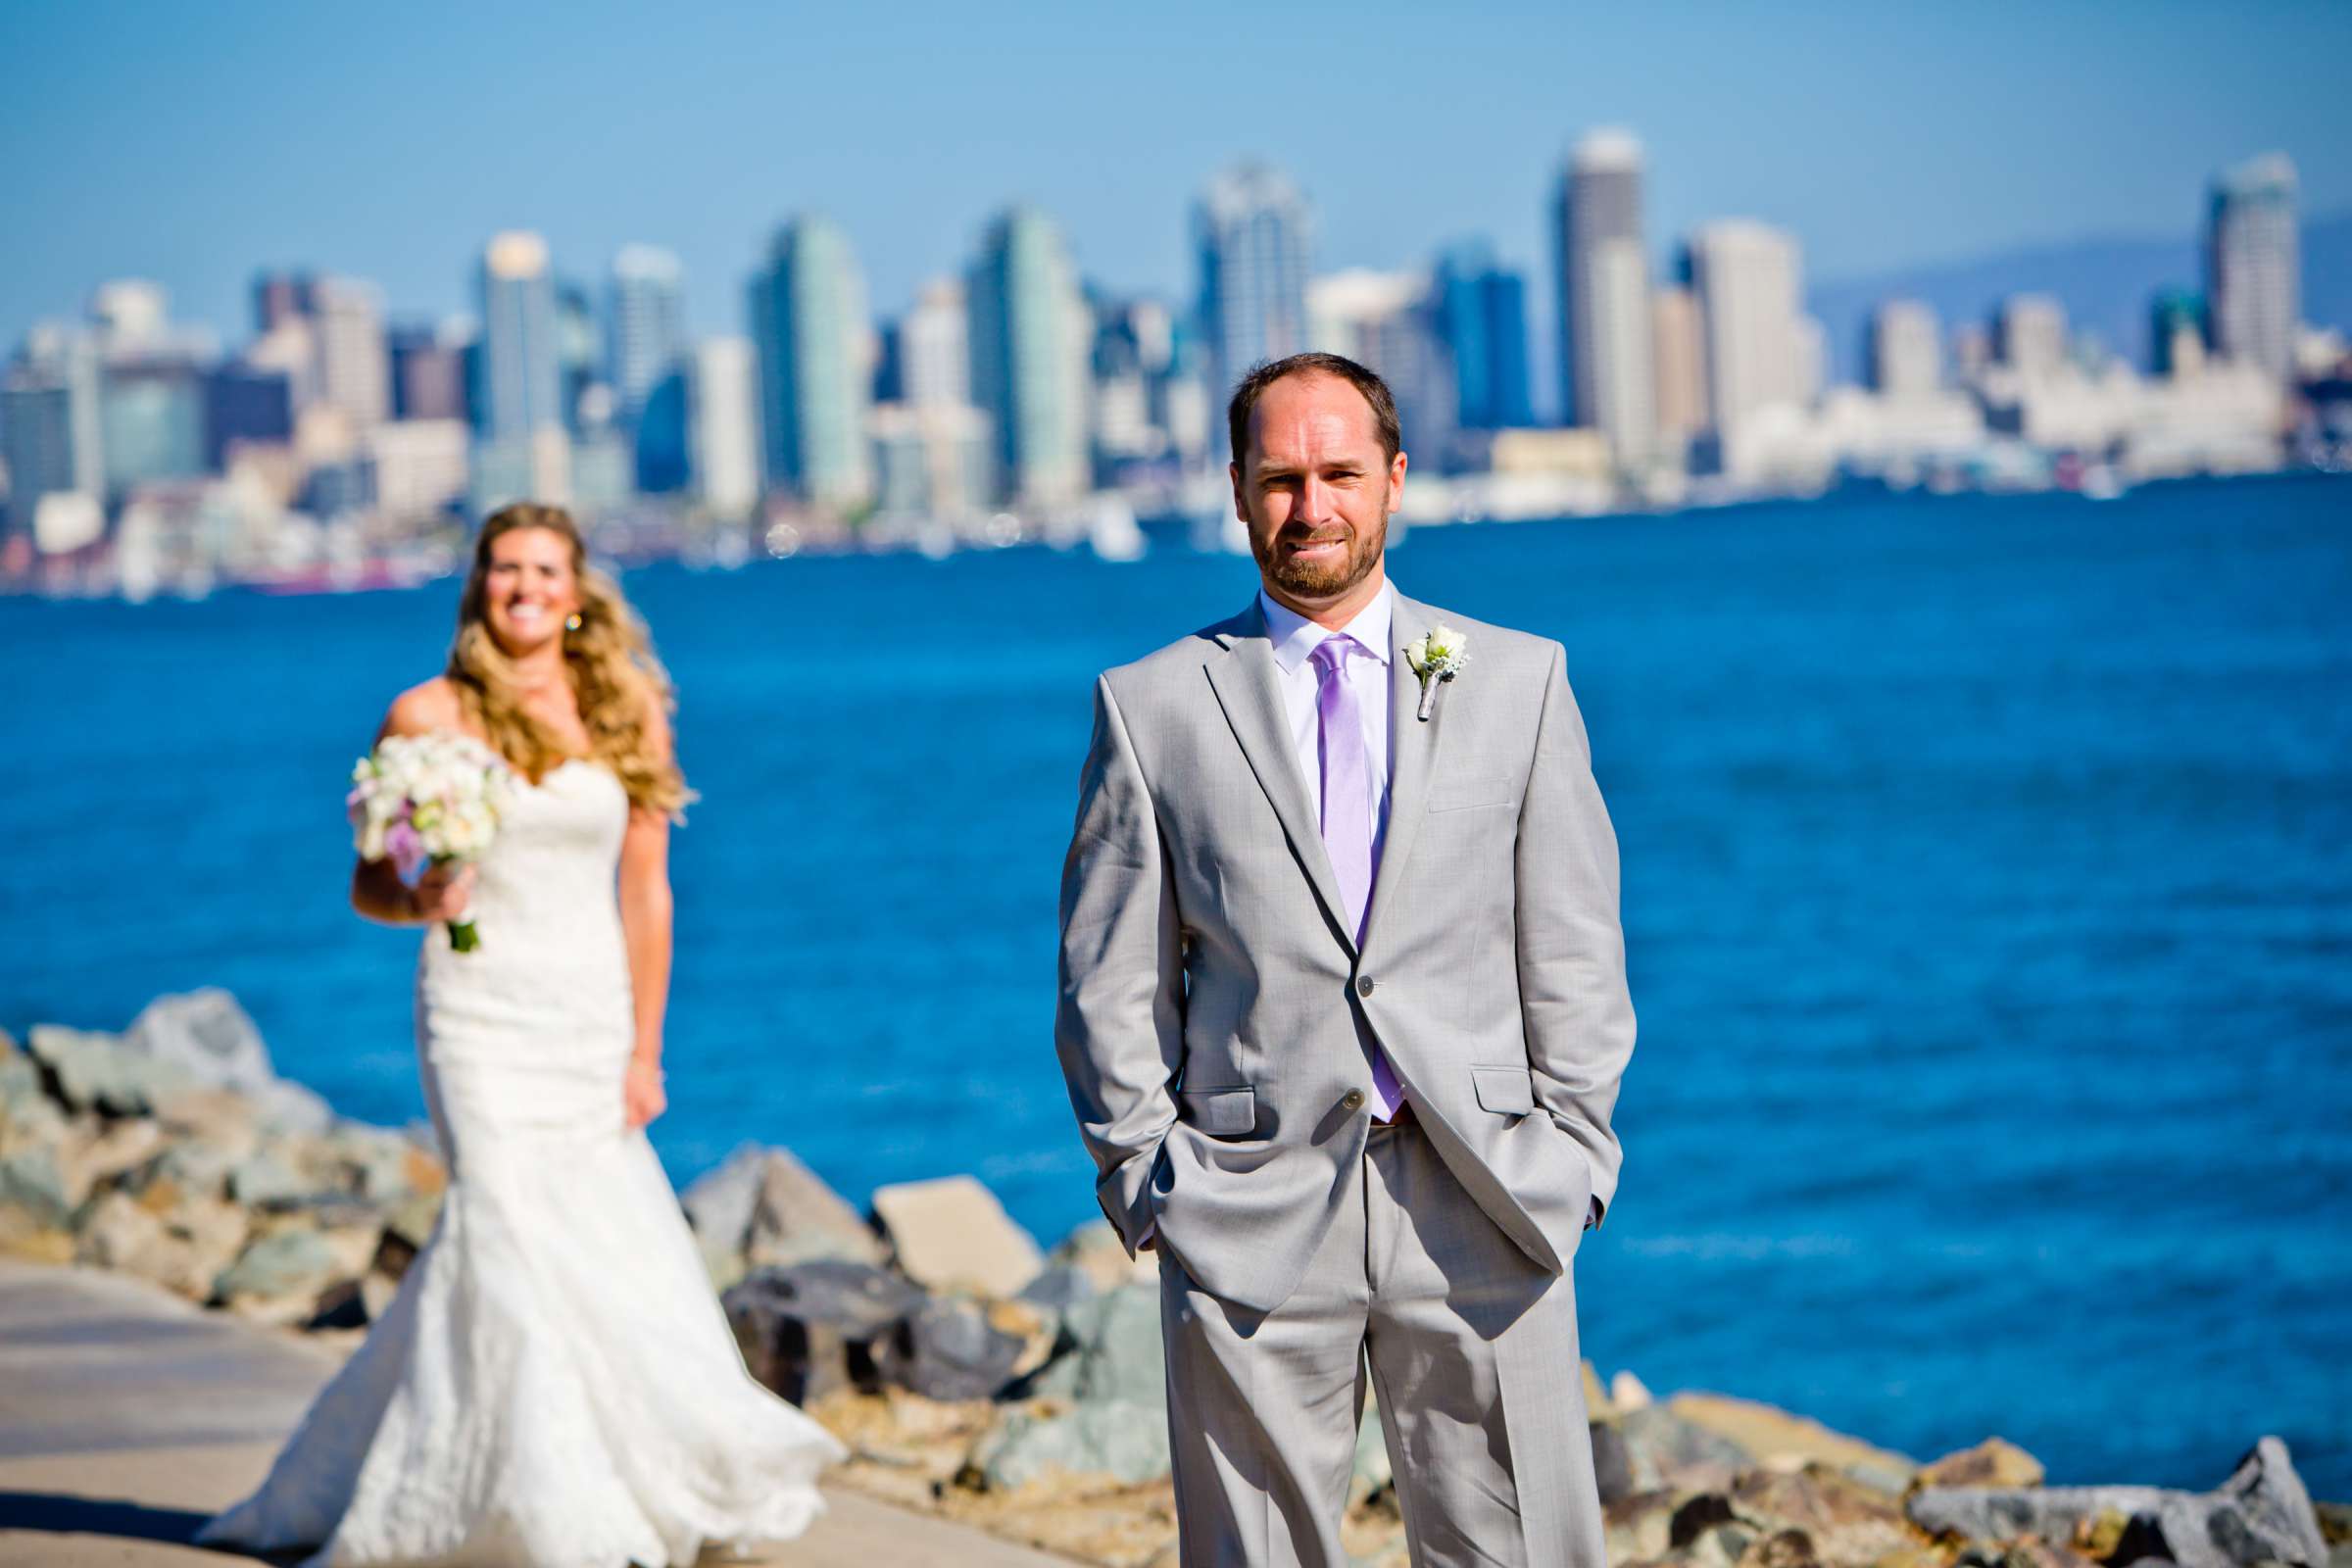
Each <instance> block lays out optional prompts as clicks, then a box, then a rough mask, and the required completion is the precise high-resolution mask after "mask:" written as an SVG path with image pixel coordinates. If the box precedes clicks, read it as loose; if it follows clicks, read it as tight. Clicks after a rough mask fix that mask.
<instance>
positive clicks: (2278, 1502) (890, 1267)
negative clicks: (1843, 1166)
mask: <svg viewBox="0 0 2352 1568" xmlns="http://www.w3.org/2000/svg"><path fill="white" fill-rule="evenodd" d="M446 1184H447V1177H446V1174H445V1171H444V1167H443V1165H442V1162H441V1160H440V1158H439V1156H438V1154H437V1153H436V1152H434V1151H433V1150H432V1149H431V1148H430V1147H429V1139H426V1138H425V1137H423V1136H422V1135H418V1134H411V1133H404V1132H397V1131H392V1130H387V1129H384V1128H378V1127H369V1126H364V1125H362V1124H359V1123H356V1122H351V1121H346V1120H342V1119H340V1118H338V1117H336V1116H335V1115H334V1114H333V1112H332V1110H331V1109H330V1108H329V1107H328V1106H327V1105H326V1104H325V1103H324V1102H322V1101H321V1100H319V1097H318V1096H316V1095H315V1094H312V1093H311V1092H310V1091H308V1090H306V1089H303V1088H302V1087H300V1086H299V1085H296V1084H292V1083H288V1082H286V1081H285V1080H283V1079H280V1078H278V1077H277V1076H276V1075H275V1073H274V1072H273V1071H272V1070H271V1068H270V1057H269V1053H268V1050H267V1049H266V1047H265V1046H264V1044H263V1042H262V1039H261V1036H260V1033H259V1031H258V1030H256V1029H255V1027H254V1025H253V1022H252V1020H251V1019H250V1018H249V1017H247V1016H246V1014H245V1012H244V1010H243V1008H241V1007H240V1006H238V1005H237V1003H236V1001H235V999H234V998H232V997H230V996H229V995H228V994H227V993H225V992H221V991H217V990H215V991H200V992H194V993H190V994H188V995H185V996H172V997H164V998H160V999H158V1000H157V1001H156V1002H155V1003H153V1004H151V1005H149V1006H148V1007H147V1008H146V1010H144V1011H143V1012H141V1013H140V1014H139V1016H138V1017H137V1018H136V1019H134V1020H133V1021H132V1022H131V1024H130V1025H129V1026H128V1027H127V1028H125V1029H123V1031H122V1032H120V1033H118V1034H108V1033H97V1032H92V1031H87V1030H80V1029H71V1028H65V1027H62V1026H59V1025H54V1024H36V1025H34V1026H33V1027H32V1028H31V1029H30V1030H29V1031H28V1033H27V1035H26V1037H25V1040H24V1042H23V1043H21V1044H20V1042H19V1041H18V1040H16V1039H15V1038H14V1037H12V1036H10V1035H8V1034H6V1033H5V1032H0V1254H8V1255H13V1256H18V1257H24V1258H29V1259H33V1260H37V1261H44V1262H51V1263H81V1264H86V1265H92V1266H96V1267H101V1268H107V1269H112V1270H117V1271H120V1272H123V1273H127V1274H132V1275H137V1276H140V1277H142V1278H145V1279H147V1280H150V1281H152V1282H154V1283H156V1284H159V1285H161V1286H163V1287H165V1288H166V1289H169V1290H171V1291H173V1292H175V1293H176V1294H178V1295H180V1296H183V1297H186V1298H187V1299H191V1300H194V1301H198V1302H202V1303H204V1304H207V1305H209V1306H213V1307H216V1308H219V1309H221V1310H223V1311H229V1312H234V1313H238V1314H240V1315H242V1316H245V1317H248V1318H252V1319H256V1320H259V1321H261V1322H265V1323H269V1324H271V1325H276V1326H280V1327H283V1328H285V1329H287V1330H289V1331H293V1332H302V1333H307V1334H311V1335H314V1336H322V1337H336V1336H339V1337H341V1338H342V1339H343V1340H344V1341H346V1342H347V1343H356V1341H357V1339H358V1337H359V1335H360V1333H362V1332H364V1331H365V1328H366V1326H367V1324H368V1322H369V1321H370V1320H371V1319H372V1318H373V1316H374V1315H375V1314H376V1313H377V1312H380V1311H381V1310H382V1309H383V1306H384V1304H385V1303H386V1301H388V1300H389V1299H390V1297H391V1295H392V1293H393V1291H394V1290H395V1289H396V1288H397V1286H398V1284H399V1280H400V1277H401V1275H402V1273H403V1272H404V1271H405V1270H406V1269H407V1268H408V1266H409V1264H410V1263H411V1261H412V1260H414V1258H415V1257H416V1255H417V1251H418V1250H419V1249H421V1248H422V1247H423V1245H424V1243H425V1240H426V1239H427V1237H429V1236H430V1234H431V1232H432V1227H433V1224H434V1220H435V1218H436V1216H437V1214H438V1212H439V1207H440V1201H441V1195H442V1192H443V1190H444V1188H445V1187H446ZM681 1198H682V1201H683V1203H684V1205H685V1208H686V1212H687V1215H688V1217H689V1219H690V1220H691V1221H692V1223H693V1225H694V1228H695V1233H696V1236H697V1238H698V1240H699V1242H700V1244H701V1247H702V1250H703V1254H704V1258H705V1261H706V1263H707V1265H708V1266H709V1268H710V1271H711V1280H712V1284H713V1287H714V1289H716V1290H717V1291H719V1292H720V1293H721V1294H720V1300H721V1302H722V1303H723V1305H724V1308H725V1311H726V1314H727V1317H728V1320H729V1322H730V1323H731V1324H732V1325H733V1327H734V1330H735V1335H736V1339H737V1342H738V1343H739V1344H740V1345H741V1347H742V1348H743V1352H744V1358H745V1361H746V1364H747V1365H748V1366H749V1367H750V1368H751V1369H752V1372H753V1375H754V1376H756V1377H758V1378H759V1379H760V1381H761V1382H763V1383H765V1384H766V1385H768V1386H769V1387H770V1388H773V1389H775V1390H777V1391H778V1392H779V1393H781V1394H783V1395H785V1396H786V1397H790V1398H793V1399H795V1400H796V1401H798V1402H800V1403H801V1404H803V1405H804V1406H805V1407H806V1408H807V1409H808V1410H809V1412H810V1413H811V1414H813V1415H815V1416H816V1417H817V1418H818V1419H819V1420H821V1421H823V1422H824V1423H825V1424H826V1426H828V1427H829V1428H830V1429H832V1431H833V1432H834V1433H835V1434H836V1435H838V1436H839V1437H840V1438H841V1439H842V1440H843V1442H844V1443H845V1444H846V1445H847V1446H849V1447H850V1449H851V1450H852V1455H853V1457H852V1458H851V1459H850V1461H849V1462H848V1463H847V1464H846V1465H844V1466H843V1467H842V1469H841V1471H840V1472H839V1473H838V1474H837V1477H836V1479H837V1481H838V1482H839V1483H840V1484H843V1485H847V1486H850V1487H853V1488H856V1489H858V1490H860V1491H864V1492H867V1493H870V1494H872V1495H878V1496H881V1497H883V1498H885V1499H887V1500H891V1501H895V1502H900V1503H905V1504H911V1505H914V1506H918V1507H922V1508H927V1509H931V1510H935V1511H938V1512H941V1513H945V1514H948V1515H951V1516H953V1517H955V1518H957V1519H959V1520H963V1521H965V1522H969V1523H973V1524H977V1525H980V1526H982V1527H985V1528H987V1529H990V1530H993V1531H996V1532H998V1533H1000V1534H1003V1535H1005V1536H1008V1537H1012V1538H1015V1539H1018V1540H1020V1541H1023V1542H1025V1543H1028V1544H1034V1545H1038V1546H1043V1547H1046V1548H1048V1549H1051V1550H1056V1551H1060V1552H1064V1553H1067V1554H1069V1555H1071V1556H1074V1557H1078V1558H1082V1559H1085V1560H1087V1561H1092V1562H1097V1563H1102V1564H1105V1565H1110V1568H1144V1565H1157V1564H1163V1563H1171V1562H1173V1561H1174V1552H1173V1544H1174V1540H1175V1522H1174V1505H1173V1498H1172V1495H1171V1493H1170V1489H1169V1486H1168V1481H1167V1468H1168V1446H1167V1434H1166V1426H1165V1413H1166V1388H1165V1384H1164V1382H1163V1373H1162V1369H1161V1360H1160V1347H1159V1315H1158V1294H1157V1285H1156V1275H1155V1273H1154V1272H1153V1271H1152V1268H1151V1266H1150V1262H1149V1259H1147V1260H1146V1261H1145V1263H1144V1264H1143V1265H1142V1266H1139V1265H1138V1264H1136V1263H1132V1262H1130V1261H1129V1260H1128V1258H1127V1257H1126V1255H1125V1253H1124V1251H1123V1250H1121V1249H1120V1247H1119V1245H1118V1243H1117V1241H1116V1240H1115V1238H1113V1237H1112V1235H1111V1233H1110V1231H1109V1229H1108V1227H1107V1226H1105V1225H1103V1224H1102V1223H1101V1222H1096V1223H1094V1224H1091V1225H1088V1226H1085V1227H1082V1228H1081V1229H1080V1230H1078V1231H1077V1232H1075V1233H1073V1234H1072V1235H1071V1236H1069V1237H1068V1238H1066V1239H1065V1240H1063V1241H1062V1242H1061V1243H1060V1244H1059V1245H1058V1246H1056V1247H1054V1248H1053V1249H1052V1250H1043V1249H1041V1248H1040V1247H1039V1246H1038V1244H1037V1243H1036V1242H1035V1241H1034V1240H1033V1239H1032V1238H1031V1237H1029V1236H1028V1235H1027V1234H1026V1233H1025V1232H1023V1231H1022V1230H1021V1229H1020V1228H1019V1227H1018V1226H1017V1225H1015V1224H1014V1223H1013V1222H1012V1221H1011V1219H1010V1218H1008V1217H1007V1216H1006V1215H1005V1211H1004V1209H1003V1208H1002V1207H1001V1206H1000V1205H999V1204H998V1202H997V1201H996V1200H995V1198H994V1197H993V1196H991V1195H990V1194H989V1193H988V1191H987V1190H986V1189H985V1188H984V1187H982V1186H981V1185H980V1184H979V1183H978V1182H976V1181H973V1180H972V1179H970V1178H968V1177H956V1178H950V1179H947V1180H944V1181H935V1182H916V1183H906V1184H901V1185H897V1186H891V1187H885V1188H882V1189H880V1190H878V1191H877V1192H875V1193H874V1194H873V1195H872V1198H871V1200H870V1201H869V1203H868V1206H867V1207H866V1208H865V1209H864V1210H859V1209H858V1208H856V1207H854V1206H853V1205H852V1204H850V1203H849V1202H848V1201H845V1200H844V1199H842V1198H841V1197H840V1196H839V1195H838V1194H836V1193H834V1192H832V1191H831V1190H830V1189H828V1188H827V1187H826V1186H825V1185H824V1184H823V1182H821V1181H820V1180H818V1179H817V1177H816V1176H815V1175H814V1174H813V1173H812V1172H810V1171H809V1169H808V1167H807V1166H805V1165H804V1164H802V1163H801V1162H800V1161H799V1160H798V1159H796V1158H794V1157H793V1155H792V1154H790V1153H789V1152H785V1151H783V1150H779V1149H760V1148H747V1149H745V1150H742V1151H740V1152H737V1153H736V1154H735V1155H734V1156H733V1157H731V1158H730V1159H729V1160H727V1161H726V1162H725V1163H724V1164H722V1165H721V1166H720V1167H719V1168H717V1169H716V1170H714V1171H712V1172H711V1173H710V1174H709V1175H707V1176H705V1177H703V1178H702V1179H701V1180H699V1181H697V1182H695V1183H694V1184H693V1185H692V1186H690V1187H689V1188H688V1189H687V1190H686V1191H685V1192H684V1193H683V1194H682V1195H681ZM1585 1397H1586V1400H1587V1403H1588V1406H1589V1408H1590V1411H1591V1415H1592V1418H1593V1448H1594V1455H1595V1462H1596V1467H1597V1469H1598V1472H1599V1479H1600V1484H1601V1495H1602V1499H1603V1501H1604V1503H1605V1504H1606V1507H1607V1517H1608V1547H1609V1560H1610V1562H1611V1564H1612V1565H1616V1568H1627V1565H1643V1568H2091V1565H2093V1564H2100V1565H2107V1568H2133V1565H2135V1564H2139V1563H2143V1562H2148V1563H2153V1562H2176V1563H2180V1564H2181V1565H2183V1568H2254V1565H2256V1564H2265V1563H2288V1564H2296V1565H2300V1568H2321V1565H2327V1568H2352V1507H2347V1506H2345V1505H2342V1504H2329V1503H2319V1504H2315V1503H2314V1502H2313V1501H2312V1499H2311V1498H2310V1496H2309V1495H2307V1493H2306V1491H2305V1489H2304V1486H2303V1483H2302V1481H2301V1479H2300V1478H2299V1477H2298V1476H2297V1475H2296V1473H2295V1471H2294V1467H2293V1464H2292V1461H2291V1458H2290V1456H2289V1454H2288V1452H2287V1449H2286V1446H2285V1445H2284V1444H2283V1443H2282V1442H2280V1441H2279V1440H2278V1438H2276V1437H2264V1438H2261V1439H2260V1440H2259V1441H2258V1442H2256V1443H2255V1444H2254V1445H2253V1446H2252V1447H2251V1448H2250V1449H2249V1450H2248V1451H2247V1453H2246V1455H2245V1457H2244V1458H2243V1459H2242V1460H2241V1461H2240V1463H2239V1465H2238V1466H2237V1468H2236V1470H2235V1471H2234V1472H2233V1473H2232V1474H2231V1475H2230V1476H2229V1477H2228V1478H2227V1479H2226V1480H2224V1481H2222V1482H2221V1484H2220V1485H2219V1486H2217V1487H2216V1488H2215V1489H2214V1490H2213V1491H2212V1492H2209V1493H2186V1492H2176V1491H2166V1490H2160V1489H2156V1488H2147V1487H2128V1486H2114V1487H2044V1486H2043V1485H2041V1481H2042V1469H2041V1466H2040V1465H2039V1463H2037V1462H2036V1461H2035V1460H2034V1458H2033V1457H2032V1456H2031V1455H2030V1454H2027V1453H2025V1452H2024V1451H2023V1450H2021V1449H2019V1448H2017V1447H2015V1446H2011V1445H2009V1444H2006V1443H2004V1442H2002V1441H2001V1440H1999V1439H1997V1438H1992V1439H1987V1440H1986V1441H1985V1443H1984V1444H1982V1445H1980V1446H1977V1447H1974V1448H1970V1449H1967V1450H1964V1451H1962V1452H1959V1453H1955V1454H1950V1455H1947V1456H1945V1457H1943V1458H1940V1459H1937V1460H1936V1461H1934V1462H1933V1463H1928V1464H1921V1463H1918V1462H1916V1461H1914V1460H1912V1459H1910V1458H1907V1457H1905V1456H1903V1455H1901V1454H1896V1453H1890V1452H1887V1451H1886V1450H1883V1449H1880V1448H1876V1447H1873V1446H1870V1445H1868V1444H1865V1443H1863V1442H1860V1441H1859V1440H1856V1439H1854V1438H1850V1437H1846V1436H1844V1435H1842V1434H1839V1433H1836V1432H1832V1431H1830V1430H1829V1429H1828V1428H1826V1427H1823V1426H1821V1425H1819V1424H1818V1423H1815V1422H1812V1421H1809V1420H1806V1419H1805V1418H1803V1417H1801V1416H1796V1415H1791V1414H1789V1413H1787V1412H1784V1411H1781V1410H1777V1409H1774V1408H1772V1407H1770V1406H1766V1405H1761V1404H1755V1403H1751V1402H1748V1401H1745V1400H1740V1399H1736V1398H1730V1397H1723V1396H1719V1395H1712V1394H1700V1393H1684V1394H1677V1395H1675V1396H1673V1397H1668V1398H1653V1397H1651V1396H1650V1395H1649V1394H1648V1392H1647V1391H1646V1390H1644V1389H1643V1388H1642V1386H1641V1384H1640V1383H1639V1382H1638V1381H1637V1380H1636V1379H1635V1378H1633V1377H1632V1375H1631V1374H1628V1373H1619V1374H1618V1376H1617V1377H1616V1379H1615V1380H1614V1381H1613V1382H1612V1383H1611V1384H1610V1385H1609V1386H1608V1387H1607V1388H1605V1389H1604V1388H1603V1387H1602V1386H1601V1385H1600V1383H1599V1381H1598V1379H1597V1378H1596V1377H1595V1376H1594V1375H1593V1369H1592V1368H1591V1367H1590V1366H1588V1367H1587V1368H1586V1372H1585ZM1377 1420H1378V1417H1377V1412H1373V1413H1372V1415H1371V1416H1370V1417H1369V1418H1368V1419H1367V1421H1366V1424H1365V1430H1364V1434H1363V1438H1362V1441H1361V1442H1360V1443H1359V1444H1358V1446H1357V1457H1356V1468H1355V1476H1354V1480H1353V1484H1352V1488H1351V1492H1350V1503H1349V1508H1348V1525H1347V1532H1346V1535H1347V1541H1348V1549H1349V1551H1350V1552H1351V1553H1352V1554H1353V1555H1354V1556H1355V1557H1356V1559H1357V1560H1358V1561H1359V1562H1361V1563H1364V1564H1368V1565H1369V1564H1377V1565H1381V1568H1389V1565H1401V1564H1402V1563H1403V1562H1404V1561H1405V1556H1404V1546H1403V1535H1402V1525H1401V1523H1400V1521H1399V1518H1398V1515H1397V1503H1396V1495H1395V1492H1394V1489H1393V1487H1392V1485H1391V1478H1390V1475H1389V1469H1388V1457H1387V1452H1386V1450H1385V1448H1384V1446H1383V1445H1382V1443H1381V1441H1380V1437H1379V1430H1378V1426H1377Z"/></svg>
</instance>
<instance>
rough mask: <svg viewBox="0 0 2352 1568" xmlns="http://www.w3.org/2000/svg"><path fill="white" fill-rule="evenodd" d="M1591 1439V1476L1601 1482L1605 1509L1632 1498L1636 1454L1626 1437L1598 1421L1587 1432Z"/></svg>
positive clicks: (1612, 1427) (1607, 1424)
mask: <svg viewBox="0 0 2352 1568" xmlns="http://www.w3.org/2000/svg"><path fill="white" fill-rule="evenodd" d="M1588 1430H1589V1431H1590V1433H1591V1435H1592V1439H1593V1479H1595V1480H1596V1481H1598V1482H1599V1483H1600V1500H1601V1503H1602V1505H1603V1506H1606V1505H1607V1504H1609V1503H1613V1502H1619V1501H1622V1500H1623V1499H1625V1498H1627V1497H1630V1496H1632V1495H1634V1494H1635V1492H1637V1491H1638V1490H1640V1489H1638V1488H1637V1487H1635V1485H1634V1455H1633V1450H1632V1449H1631V1448H1630V1447H1629V1446H1627V1445H1626V1441H1625V1434H1624V1433H1622V1432H1620V1431H1619V1430H1617V1425H1616V1423H1615V1422H1612V1421H1595V1422H1593V1423H1592V1425H1591V1427H1590V1428H1589V1429H1588Z"/></svg>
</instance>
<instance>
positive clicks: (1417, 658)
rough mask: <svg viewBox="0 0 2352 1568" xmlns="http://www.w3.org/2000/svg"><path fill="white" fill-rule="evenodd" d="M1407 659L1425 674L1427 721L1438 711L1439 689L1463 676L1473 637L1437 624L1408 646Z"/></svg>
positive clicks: (1423, 692) (1423, 711) (1423, 691)
mask: <svg viewBox="0 0 2352 1568" xmlns="http://www.w3.org/2000/svg"><path fill="white" fill-rule="evenodd" d="M1404 662H1406V663H1407V664H1410V665H1411V666H1412V669H1413V673H1414V674H1416V675H1418V676H1420V677H1421V711H1420V712H1419V713H1418V714H1417V715H1416V716H1417V717H1419V718H1420V719H1421V720H1422V721H1423V722H1425V723H1426V722H1427V721H1428V719H1429V715H1430V714H1431V713H1433V712H1435V711H1437V707H1438V688H1439V687H1440V686H1443V685H1445V684H1446V682H1447V681H1449V680H1451V679H1453V678H1454V677H1455V676H1456V675H1459V674H1460V673H1461V672H1462V671H1463V670H1464V669H1466V668H1467V667H1469V663H1470V639H1469V638H1467V637H1465V636H1463V635H1462V634H1461V633H1460V632H1458V631H1455V630H1454V629H1453V628H1452V627H1451V626H1433V627H1431V628H1430V631H1429V635H1428V636H1426V637H1416V638H1414V639H1413V640H1412V641H1411V642H1409V643H1407V644H1405V645H1404Z"/></svg>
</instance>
